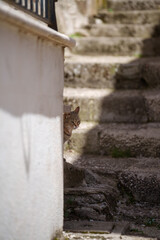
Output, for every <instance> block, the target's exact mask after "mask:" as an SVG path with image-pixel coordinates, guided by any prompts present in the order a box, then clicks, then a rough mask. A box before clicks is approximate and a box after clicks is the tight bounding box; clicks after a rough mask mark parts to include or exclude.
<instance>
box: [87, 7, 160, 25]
mask: <svg viewBox="0 0 160 240" xmlns="http://www.w3.org/2000/svg"><path fill="white" fill-rule="evenodd" d="M96 19H100V20H101V21H102V22H104V23H111V24H156V25H157V26H159V20H160V10H146V11H125V10H122V11H116V12H110V11H108V10H105V9H103V10H101V11H99V13H98V14H97V15H96V16H94V18H92V19H91V22H92V23H96V22H97V21H96ZM98 23H99V21H98Z"/></svg>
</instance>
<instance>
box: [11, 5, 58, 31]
mask: <svg viewBox="0 0 160 240" xmlns="http://www.w3.org/2000/svg"><path fill="white" fill-rule="evenodd" d="M57 1H58V0H8V2H9V3H12V4H14V6H17V7H18V8H20V9H23V10H24V11H26V12H27V13H29V14H31V15H32V16H34V17H36V18H38V19H40V20H42V21H43V22H45V23H47V24H48V26H49V27H51V28H53V29H54V30H56V31H57V22H56V14H55V2H57Z"/></svg>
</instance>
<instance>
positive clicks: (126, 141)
mask: <svg viewBox="0 0 160 240" xmlns="http://www.w3.org/2000/svg"><path fill="white" fill-rule="evenodd" d="M65 149H71V150H74V151H76V152H79V153H90V154H101V155H107V156H112V157H120V156H121V157H124V158H126V157H138V156H143V157H160V123H148V124H120V123H119V124H116V123H110V124H100V125H97V124H94V123H90V122H89V123H87V122H82V123H81V125H80V127H79V128H78V129H77V130H75V131H74V132H73V134H72V137H71V140H70V141H69V143H68V144H66V146H65Z"/></svg>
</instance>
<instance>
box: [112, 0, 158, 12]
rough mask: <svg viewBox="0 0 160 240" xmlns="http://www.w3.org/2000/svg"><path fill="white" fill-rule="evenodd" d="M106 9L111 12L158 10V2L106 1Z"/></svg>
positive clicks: (154, 0)
mask: <svg viewBox="0 0 160 240" xmlns="http://www.w3.org/2000/svg"><path fill="white" fill-rule="evenodd" d="M107 8H108V9H109V10H110V11H111V10H114V11H119V10H122V11H128V10H151V9H160V1H159V0H145V1H144V0H131V1H130V0H108V1H107Z"/></svg>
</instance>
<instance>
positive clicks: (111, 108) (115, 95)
mask: <svg viewBox="0 0 160 240" xmlns="http://www.w3.org/2000/svg"><path fill="white" fill-rule="evenodd" d="M64 104H65V105H71V106H72V108H73V109H74V108H75V107H77V106H80V118H81V121H93V122H103V123H107V122H116V123H124V122H125V123H134V122H135V123H145V122H159V121H160V108H159V106H160V90H145V91H141V90H117V91H114V90H111V89H88V88H77V89H74V88H65V89H64Z"/></svg>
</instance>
